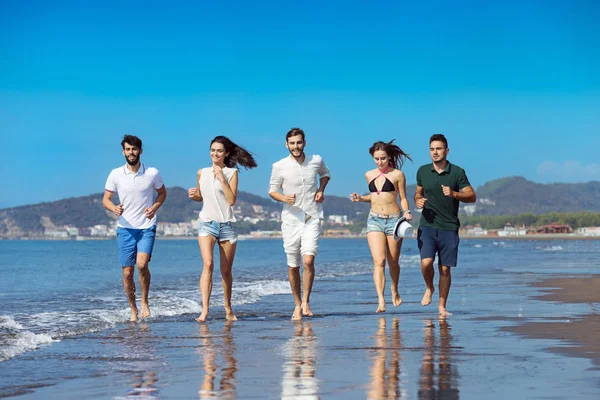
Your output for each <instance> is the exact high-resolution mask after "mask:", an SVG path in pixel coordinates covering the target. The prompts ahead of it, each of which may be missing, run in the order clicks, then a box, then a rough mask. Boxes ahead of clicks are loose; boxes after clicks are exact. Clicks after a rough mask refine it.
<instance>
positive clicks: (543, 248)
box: [536, 246, 563, 251]
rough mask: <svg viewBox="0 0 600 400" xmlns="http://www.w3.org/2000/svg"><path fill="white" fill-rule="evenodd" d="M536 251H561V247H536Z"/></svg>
mask: <svg viewBox="0 0 600 400" xmlns="http://www.w3.org/2000/svg"><path fill="white" fill-rule="evenodd" d="M536 249H537V250H541V251H563V248H562V246H545V247H536Z"/></svg>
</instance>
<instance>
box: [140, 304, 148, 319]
mask: <svg viewBox="0 0 600 400" xmlns="http://www.w3.org/2000/svg"><path fill="white" fill-rule="evenodd" d="M140 315H141V317H142V318H147V317H149V316H150V308H149V307H148V304H146V303H142V313H141V314H140Z"/></svg>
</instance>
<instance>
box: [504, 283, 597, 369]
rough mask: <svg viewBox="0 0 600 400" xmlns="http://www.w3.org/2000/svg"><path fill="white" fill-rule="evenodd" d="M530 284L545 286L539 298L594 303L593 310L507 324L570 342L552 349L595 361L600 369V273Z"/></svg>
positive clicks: (525, 333)
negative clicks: (576, 314)
mask: <svg viewBox="0 0 600 400" xmlns="http://www.w3.org/2000/svg"><path fill="white" fill-rule="evenodd" d="M531 286H533V287H536V288H540V289H542V292H543V294H541V295H538V296H536V298H537V299H540V300H544V301H549V302H560V303H567V304H569V303H571V304H575V303H588V304H593V303H595V305H596V307H594V309H595V311H597V312H594V313H593V314H584V315H580V316H575V317H572V316H565V317H557V318H553V320H552V321H548V322H527V323H525V324H523V325H519V326H514V327H510V328H506V330H507V331H509V332H514V333H517V334H519V335H522V336H524V337H527V338H532V339H552V340H561V341H563V342H566V343H567V344H568V345H567V346H556V347H550V350H552V351H556V352H559V353H561V354H566V355H569V356H575V357H585V358H589V359H591V360H592V361H593V363H594V365H595V366H596V368H598V370H600V340H599V338H598V334H599V332H600V314H599V313H598V312H600V275H593V276H586V277H560V278H549V279H544V280H542V281H540V282H533V283H532V284H531Z"/></svg>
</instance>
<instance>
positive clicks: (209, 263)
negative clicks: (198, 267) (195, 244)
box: [202, 258, 215, 273]
mask: <svg viewBox="0 0 600 400" xmlns="http://www.w3.org/2000/svg"><path fill="white" fill-rule="evenodd" d="M202 268H204V271H208V272H211V273H212V272H213V270H214V269H215V264H214V262H213V260H212V258H210V259H206V260H202Z"/></svg>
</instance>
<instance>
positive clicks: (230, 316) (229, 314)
mask: <svg viewBox="0 0 600 400" xmlns="http://www.w3.org/2000/svg"><path fill="white" fill-rule="evenodd" d="M225 319H226V320H227V321H237V317H236V316H235V314H234V313H233V310H232V309H231V307H225Z"/></svg>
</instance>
